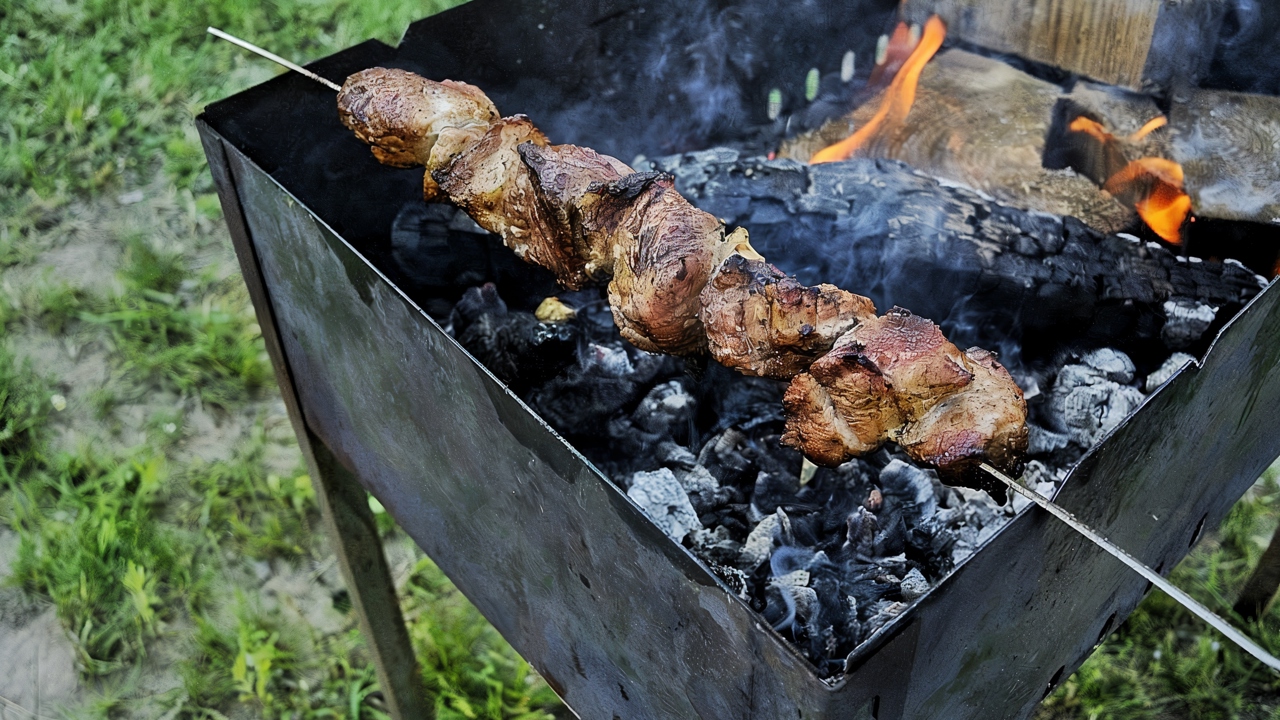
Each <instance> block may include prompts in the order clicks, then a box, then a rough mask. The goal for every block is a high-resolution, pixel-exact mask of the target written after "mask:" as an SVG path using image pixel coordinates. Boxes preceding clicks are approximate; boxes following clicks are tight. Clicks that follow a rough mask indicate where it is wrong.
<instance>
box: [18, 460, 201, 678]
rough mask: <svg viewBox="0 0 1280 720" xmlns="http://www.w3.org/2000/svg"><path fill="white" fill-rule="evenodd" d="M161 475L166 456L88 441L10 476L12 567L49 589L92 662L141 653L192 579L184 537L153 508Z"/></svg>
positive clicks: (101, 666) (104, 664) (103, 665)
mask: <svg viewBox="0 0 1280 720" xmlns="http://www.w3.org/2000/svg"><path fill="white" fill-rule="evenodd" d="M164 477H165V463H164V459H163V457H159V456H145V455H144V456H139V457H136V458H132V459H129V460H126V461H123V462H111V461H109V460H104V459H100V458H98V457H96V456H95V454H94V453H92V452H90V451H85V452H82V453H79V454H75V455H70V454H67V455H62V456H60V457H58V458H56V459H55V460H54V462H53V463H52V465H51V466H50V467H48V468H45V469H42V470H41V471H40V472H37V473H33V474H32V475H31V476H29V477H27V478H26V480H25V481H24V482H21V483H18V482H13V481H10V482H9V487H8V492H9V493H11V494H12V499H13V505H12V515H13V518H12V524H13V525H14V526H15V527H16V528H18V529H19V531H20V536H21V540H20V545H19V549H18V560H17V563H16V565H15V567H14V576H15V577H16V578H17V579H18V580H19V581H20V582H22V584H23V585H24V586H25V587H26V588H27V589H28V590H31V591H33V592H39V593H44V594H47V595H48V596H49V597H50V598H52V599H53V601H54V603H55V605H56V606H57V608H58V614H59V615H60V616H61V617H62V618H63V621H64V622H65V623H66V624H67V625H68V626H69V629H70V630H71V632H72V634H73V635H74V636H75V637H76V638H77V639H78V641H79V650H80V653H81V659H82V661H83V662H84V664H85V667H86V668H87V669H88V670H89V671H90V672H99V673H100V672H105V671H110V670H112V669H114V668H116V667H118V663H119V662H120V661H125V660H129V659H131V658H133V657H136V656H137V655H138V654H140V653H141V652H142V651H143V648H144V643H145V640H146V638H147V637H149V636H151V635H153V634H154V632H155V629H156V622H157V620H160V619H164V617H165V616H166V615H167V614H169V612H170V611H171V609H172V605H171V604H170V603H171V601H172V600H174V599H177V598H179V597H181V596H182V594H183V592H184V590H186V589H187V587H188V586H189V585H191V581H192V573H193V570H192V568H191V553H192V549H191V544H190V542H189V539H188V538H187V537H185V535H184V533H181V532H177V531H176V529H174V528H171V527H168V526H166V525H163V524H161V523H158V522H157V521H156V519H155V517H154V515H153V513H152V508H153V505H154V503H155V502H156V496H157V493H158V492H159V490H160V487H161V483H162V481H163V479H164ZM157 607H158V608H160V610H159V612H157Z"/></svg>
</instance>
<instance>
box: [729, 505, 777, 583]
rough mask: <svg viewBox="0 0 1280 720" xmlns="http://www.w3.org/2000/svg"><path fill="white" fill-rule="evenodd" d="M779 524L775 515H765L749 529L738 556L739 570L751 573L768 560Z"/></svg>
mask: <svg viewBox="0 0 1280 720" xmlns="http://www.w3.org/2000/svg"><path fill="white" fill-rule="evenodd" d="M779 524H780V523H779V520H778V516H777V515H767V516H765V518H764V519H763V520H761V521H760V522H759V523H758V524H756V526H755V527H754V528H752V529H751V533H750V534H749V535H747V541H746V542H744V543H743V544H742V552H741V553H740V554H739V555H738V562H737V566H738V567H739V568H741V569H743V570H746V571H747V572H751V571H753V570H755V569H756V568H758V567H760V565H761V564H763V563H764V561H765V560H767V559H768V558H769V555H770V554H771V553H772V552H773V540H774V537H775V536H776V535H777V533H778V527H779Z"/></svg>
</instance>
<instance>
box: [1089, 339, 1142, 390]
mask: <svg viewBox="0 0 1280 720" xmlns="http://www.w3.org/2000/svg"><path fill="white" fill-rule="evenodd" d="M1080 362H1082V363H1084V364H1085V365H1088V366H1089V367H1091V368H1094V369H1095V370H1097V371H1098V372H1100V373H1102V374H1103V375H1104V376H1106V378H1107V379H1108V380H1110V381H1111V382H1116V383H1120V384H1121V385H1128V384H1129V383H1131V382H1133V374H1134V372H1135V369H1134V366H1133V361H1132V360H1130V359H1129V356H1128V355H1125V354H1124V353H1122V352H1120V351H1119V350H1112V349H1111V348H1102V349H1100V350H1094V351H1093V352H1090V353H1086V354H1085V356H1084V357H1082V358H1080Z"/></svg>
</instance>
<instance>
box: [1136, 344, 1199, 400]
mask: <svg viewBox="0 0 1280 720" xmlns="http://www.w3.org/2000/svg"><path fill="white" fill-rule="evenodd" d="M1195 361H1196V359H1195V358H1194V357H1192V356H1191V355H1188V354H1186V353H1181V352H1176V353H1174V354H1172V355H1170V356H1169V359H1168V360H1165V361H1164V363H1163V364H1162V365H1160V367H1159V368H1157V369H1156V371H1155V372H1153V373H1151V374H1150V375H1148V376H1147V381H1146V382H1145V383H1144V384H1143V386H1142V389H1143V390H1145V391H1146V392H1147V393H1153V392H1155V391H1156V389H1157V388H1159V387H1160V386H1161V385H1163V384H1165V383H1166V382H1168V381H1169V378H1171V377H1173V375H1174V373H1176V372H1178V371H1179V370H1181V369H1182V368H1183V367H1184V366H1186V365H1189V364H1191V363H1193V362H1195Z"/></svg>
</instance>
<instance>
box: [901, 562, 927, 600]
mask: <svg viewBox="0 0 1280 720" xmlns="http://www.w3.org/2000/svg"><path fill="white" fill-rule="evenodd" d="M901 584H902V599H903V600H906V601H907V602H911V601H912V600H915V599H916V598H918V597H920V596H921V595H924V594H925V593H927V592H929V581H928V580H926V579H925V578H924V574H923V573H921V572H920V570H919V568H911V572H909V573H907V576H906V577H904V578H902V583H901Z"/></svg>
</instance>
